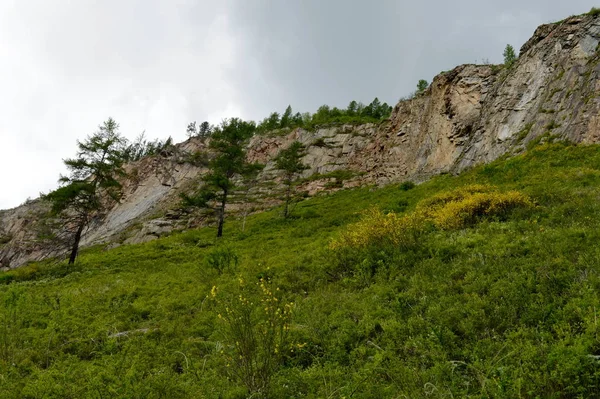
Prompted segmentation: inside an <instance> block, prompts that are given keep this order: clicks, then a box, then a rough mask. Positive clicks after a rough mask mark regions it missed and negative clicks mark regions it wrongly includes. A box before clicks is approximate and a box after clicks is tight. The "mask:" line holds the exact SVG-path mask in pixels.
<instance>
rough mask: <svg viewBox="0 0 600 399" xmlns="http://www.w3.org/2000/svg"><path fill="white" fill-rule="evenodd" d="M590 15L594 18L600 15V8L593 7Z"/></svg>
mask: <svg viewBox="0 0 600 399" xmlns="http://www.w3.org/2000/svg"><path fill="white" fill-rule="evenodd" d="M588 15H591V16H592V17H595V16H598V15H600V8H596V7H592V9H591V10H590V11H589V12H588Z"/></svg>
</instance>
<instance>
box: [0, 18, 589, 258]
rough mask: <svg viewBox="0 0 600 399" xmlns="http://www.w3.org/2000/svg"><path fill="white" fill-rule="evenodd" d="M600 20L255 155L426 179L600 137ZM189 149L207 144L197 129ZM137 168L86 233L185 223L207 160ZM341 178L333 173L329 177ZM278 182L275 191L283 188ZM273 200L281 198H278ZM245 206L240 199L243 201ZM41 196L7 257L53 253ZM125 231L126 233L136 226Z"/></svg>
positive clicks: (16, 231) (273, 143)
mask: <svg viewBox="0 0 600 399" xmlns="http://www.w3.org/2000/svg"><path fill="white" fill-rule="evenodd" d="M599 43H600V19H599V18H595V17H592V16H578V17H571V18H568V19H566V20H564V21H561V22H560V23H556V24H548V25H542V26H540V27H539V28H538V29H537V30H536V31H535V33H534V35H533V37H532V38H531V39H530V40H529V41H527V43H525V44H524V45H523V47H522V48H521V51H520V56H519V59H518V60H517V62H516V63H515V65H514V66H513V67H512V68H510V69H506V68H502V67H501V66H493V65H461V66H458V67H456V68H455V69H453V70H452V71H449V72H445V73H442V74H440V75H438V76H436V77H435V78H434V80H433V82H432V84H431V85H430V87H429V88H428V89H427V90H426V91H425V93H423V94H421V95H418V96H417V97H415V98H413V99H410V100H405V101H401V102H400V103H398V104H397V105H396V106H395V108H394V110H393V113H392V115H391V117H390V119H389V120H388V121H386V122H384V123H382V124H381V125H374V124H366V125H361V126H341V127H328V128H323V129H318V130H317V131H316V132H308V131H305V130H302V129H296V130H294V131H292V132H290V133H289V134H287V135H285V136H279V137H264V136H257V137H254V138H253V139H252V140H251V142H250V143H249V148H248V150H249V151H248V157H249V158H250V160H252V161H259V162H261V163H264V164H266V168H265V169H264V171H263V172H262V174H261V176H260V178H259V181H260V182H262V183H265V184H264V186H263V188H262V189H261V190H267V191H268V190H269V189H265V188H264V187H266V186H267V185H266V183H269V182H277V181H278V179H279V175H278V173H277V171H276V170H275V167H274V162H273V158H274V156H275V155H276V154H277V153H278V151H279V150H281V149H282V148H285V147H287V146H288V145H289V144H290V143H291V142H293V141H294V140H299V141H301V142H302V143H303V144H305V145H306V146H307V148H308V153H307V155H306V157H305V158H304V162H305V163H306V164H308V165H309V169H307V170H306V171H305V172H304V177H309V176H312V175H315V174H321V175H326V174H327V173H329V172H332V171H336V170H350V171H354V172H356V173H355V176H354V177H353V178H352V179H350V180H348V181H345V182H344V183H343V184H344V186H346V187H348V186H355V185H359V184H366V183H369V184H372V183H375V184H386V183H390V182H399V181H403V180H415V181H421V180H424V179H426V178H428V177H430V176H432V175H435V174H439V173H442V172H459V171H461V170H463V169H465V168H468V167H470V166H472V165H475V164H478V163H483V162H489V161H492V160H494V159H496V158H498V157H499V156H501V155H503V154H505V153H507V152H509V151H519V150H520V149H522V148H523V146H524V145H526V144H527V143H528V142H529V141H531V140H534V139H536V138H538V137H540V136H542V135H544V134H554V135H558V136H561V137H563V138H565V139H568V140H571V141H574V142H578V143H598V142H600V98H599V96H600V53H599V51H598V44H599ZM178 149H179V150H180V153H186V152H187V153H193V152H195V151H203V150H204V144H203V143H202V142H201V141H200V140H197V139H191V140H188V141H186V142H185V143H182V144H179V145H178ZM128 167H129V170H130V172H133V171H134V170H136V171H137V174H136V178H134V179H131V180H129V181H127V182H126V184H125V189H126V190H125V197H124V198H123V201H122V202H121V203H120V204H118V205H117V206H115V208H114V209H113V210H112V211H111V212H110V213H109V215H108V216H107V218H105V219H104V220H103V221H100V222H98V223H97V224H96V225H94V226H92V227H91V228H90V231H88V232H87V234H86V236H85V239H84V243H86V244H91V243H96V242H103V241H111V240H115V237H120V238H121V240H122V239H123V235H124V234H125V232H128V233H130V234H129V236H130V238H129V242H131V241H133V242H137V241H144V240H147V239H152V238H155V237H157V236H159V235H161V234H164V233H166V232H168V231H170V230H171V229H172V228H174V227H177V226H179V227H181V221H178V220H177V216H175V217H173V213H172V212H171V213H169V209H171V208H172V207H173V205H174V203H175V202H176V201H177V198H178V193H179V192H180V191H181V190H183V189H185V188H186V187H190V186H193V185H194V184H197V181H198V179H199V177H200V176H201V175H202V174H203V173H204V172H205V170H204V169H202V168H199V167H194V166H192V165H190V164H187V163H184V162H181V159H179V158H178V156H177V154H170V155H169V156H167V157H153V158H148V159H144V160H142V161H140V162H138V163H135V164H132V165H129V166H128ZM329 180H330V179H329ZM327 182H328V179H327V177H326V176H325V177H324V178H323V179H313V180H312V181H307V182H306V183H305V187H304V188H305V189H306V190H307V191H309V192H310V193H314V192H316V191H319V190H323V189H326V188H327V187H328V186H327V185H326V183H327ZM272 190H273V189H271V191H272ZM271 203H272V202H271ZM233 208H235V206H234V207H233ZM44 209H45V205H44V204H43V203H42V202H40V201H34V202H33V203H31V204H28V205H24V206H21V207H18V208H15V209H12V210H7V211H1V212H0V262H1V264H0V267H4V268H12V267H17V266H19V265H21V264H23V263H24V262H26V261H28V260H34V259H40V258H42V257H44V256H45V252H44V250H43V248H41V247H40V244H39V243H38V241H37V239H36V233H35V228H34V227H35V226H36V223H37V218H38V216H39V215H41V214H42V213H43V211H44ZM125 235H126V234H125Z"/></svg>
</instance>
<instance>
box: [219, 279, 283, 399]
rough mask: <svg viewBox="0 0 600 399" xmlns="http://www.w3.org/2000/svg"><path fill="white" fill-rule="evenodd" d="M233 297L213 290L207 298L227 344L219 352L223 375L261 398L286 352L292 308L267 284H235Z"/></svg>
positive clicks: (259, 282) (240, 281)
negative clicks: (212, 305) (218, 320)
mask: <svg viewBox="0 0 600 399" xmlns="http://www.w3.org/2000/svg"><path fill="white" fill-rule="evenodd" d="M237 291H238V292H237V293H236V294H235V295H230V296H229V297H223V298H221V297H220V295H219V294H218V292H217V289H216V287H213V289H212V290H211V294H210V295H211V297H212V298H213V300H215V301H216V303H217V308H218V309H219V313H218V317H219V319H220V320H221V321H222V327H223V328H222V331H223V335H224V338H225V340H226V342H227V343H228V344H229V345H228V346H226V347H225V350H224V351H223V353H222V354H223V356H224V357H225V361H226V366H227V372H228V374H229V375H230V376H231V377H233V378H234V379H236V380H238V381H239V382H241V383H242V384H243V385H245V386H246V388H247V389H248V390H249V391H250V392H251V393H252V394H254V395H257V396H259V397H260V396H264V395H266V392H267V391H268V387H269V381H270V378H271V376H272V375H273V374H274V373H275V371H276V370H277V369H278V368H279V366H280V365H281V362H282V360H283V355H284V353H283V352H285V351H286V350H288V349H289V348H290V345H289V343H288V331H289V329H290V322H291V317H292V310H293V307H294V304H293V303H291V302H289V303H286V302H284V301H282V299H281V298H280V297H279V296H278V295H277V294H278V293H279V289H275V291H273V289H272V288H271V287H270V286H269V283H268V282H267V281H265V280H263V279H260V281H258V282H257V283H255V284H246V283H245V281H244V280H243V279H241V278H240V280H239V287H238V290H237Z"/></svg>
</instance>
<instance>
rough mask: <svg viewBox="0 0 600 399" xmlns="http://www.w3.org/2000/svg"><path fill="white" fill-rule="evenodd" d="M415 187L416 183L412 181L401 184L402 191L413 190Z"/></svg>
mask: <svg viewBox="0 0 600 399" xmlns="http://www.w3.org/2000/svg"><path fill="white" fill-rule="evenodd" d="M413 188H415V183H413V182H411V181H405V182H403V183H402V184H400V190H402V191H408V190H412V189H413Z"/></svg>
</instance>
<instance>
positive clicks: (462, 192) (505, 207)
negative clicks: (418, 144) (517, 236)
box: [416, 185, 534, 230]
mask: <svg viewBox="0 0 600 399" xmlns="http://www.w3.org/2000/svg"><path fill="white" fill-rule="evenodd" d="M533 206H534V204H533V201H532V200H531V199H530V198H529V197H528V196H526V195H524V194H522V193H520V192H518V191H508V192H504V193H503V192H499V191H497V189H496V188H495V187H493V186H486V185H471V186H466V187H463V188H459V189H457V190H453V191H451V192H446V193H442V194H439V195H437V196H434V197H432V198H430V199H428V200H426V201H423V202H421V203H420V204H419V205H418V206H417V210H416V212H418V213H421V214H422V215H423V216H424V217H425V218H427V219H428V220H430V221H431V222H432V223H433V224H434V225H435V226H437V227H438V228H440V229H444V230H452V229H461V228H464V227H467V226H469V225H471V224H473V223H476V222H477V221H478V220H480V219H482V218H486V217H503V216H505V215H506V214H507V213H508V212H509V211H510V210H512V209H515V208H530V207H533Z"/></svg>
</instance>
